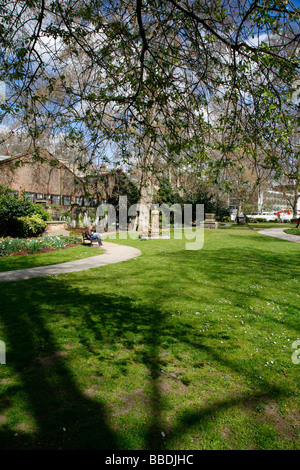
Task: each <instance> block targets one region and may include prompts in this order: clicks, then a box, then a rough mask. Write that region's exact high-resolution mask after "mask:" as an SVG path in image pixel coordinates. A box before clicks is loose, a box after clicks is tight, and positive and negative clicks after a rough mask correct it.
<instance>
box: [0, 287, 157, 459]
mask: <svg viewBox="0 0 300 470" xmlns="http://www.w3.org/2000/svg"><path fill="white" fill-rule="evenodd" d="M1 301H2V309H1V314H0V318H1V323H2V325H4V327H3V329H2V331H3V335H4V338H5V342H6V345H7V366H9V367H10V368H11V369H13V377H11V376H10V377H7V378H5V377H4V376H2V380H1V377H0V383H1V385H2V386H3V385H5V386H6V387H7V392H6V393H5V392H3V394H2V395H3V396H2V400H1V405H0V418H1V417H2V418H3V417H5V416H6V415H7V416H8V415H9V414H10V411H11V408H12V407H13V406H15V405H16V401H17V400H20V402H21V405H20V407H21V409H22V408H24V407H25V414H27V415H30V416H31V417H32V418H33V421H34V423H35V424H34V426H35V428H36V429H35V432H24V429H23V430H22V428H21V429H18V425H17V426H16V427H14V428H13V429H12V427H11V428H10V427H9V426H8V425H6V424H5V421H4V422H2V423H1V421H0V423H1V424H2V426H1V428H0V429H1V431H0V448H2V449H27V448H35V449H106V450H107V449H126V448H128V446H130V442H129V441H128V439H127V433H126V430H122V431H121V430H120V429H115V427H114V425H112V424H111V420H110V416H109V408H108V407H107V406H106V405H107V404H106V403H104V402H102V401H101V400H99V399H97V400H95V399H93V398H89V397H87V396H86V395H85V394H84V393H83V392H82V390H81V389H80V387H79V385H78V383H77V381H76V377H74V373H73V371H72V370H71V368H70V367H69V361H68V354H66V351H63V350H62V349H61V346H59V345H58V343H57V338H56V337H55V335H54V334H53V329H54V327H55V325H54V324H53V319H51V316H52V317H54V318H55V319H57V321H58V322H60V317H63V320H65V322H66V324H68V322H70V325H74V326H73V330H74V329H75V335H76V340H77V344H79V346H80V347H81V346H82V347H83V348H82V349H83V355H86V356H87V357H90V356H92V355H93V354H94V353H95V351H94V347H95V344H97V354H98V355H99V348H100V349H101V343H102V342H104V343H105V346H107V344H111V345H114V343H116V342H120V341H121V342H122V344H123V345H124V348H128V349H130V348H132V347H133V346H134V345H135V343H136V341H135V340H134V335H139V337H140V338H141V343H142V344H143V346H144V349H143V351H142V352H140V353H139V359H140V360H141V361H142V362H143V363H144V364H145V366H146V367H147V369H148V371H149V378H150V384H151V388H152V392H151V399H150V403H148V404H147V406H150V410H149V422H148V425H147V429H146V431H145V446H146V448H153V446H160V439H159V438H158V441H157V439H156V438H157V437H158V432H157V429H159V428H160V424H159V420H160V411H159V410H160V392H159V388H158V386H157V383H156V382H157V377H158V376H159V370H160V364H159V352H158V348H159V341H160V339H159V336H160V328H161V326H160V324H161V319H160V316H161V313H160V312H158V311H155V310H153V309H146V308H143V310H142V311H141V310H140V309H139V308H136V307H134V306H133V304H132V300H131V299H130V298H128V297H126V296H123V297H122V296H116V297H114V298H112V297H110V296H107V295H105V294H102V293H101V294H88V293H84V292H82V291H80V290H79V289H76V288H72V287H71V286H69V285H67V284H65V283H64V282H59V281H58V280H55V279H53V278H52V279H50V278H48V279H43V280H40V279H36V280H32V281H29V282H20V283H10V284H9V285H8V284H6V285H5V289H3V292H2V299H1ZM47 316H49V320H50V322H48V320H47ZM54 322H55V320H54ZM128 333H130V334H128ZM73 334H74V331H73ZM67 337H68V333H67ZM70 337H71V336H70ZM73 338H74V336H73ZM0 367H6V366H0ZM121 370H122V369H120V371H121ZM3 371H4V372H5V370H4V369H2V371H1V372H3ZM98 373H99V377H101V376H102V371H101V370H98ZM120 373H121V372H120ZM4 375H5V374H4ZM3 377H4V378H3ZM14 377H17V382H18V385H10V382H11V380H13V379H14ZM19 382H21V384H20V385H19ZM22 403H23V404H22ZM17 421H18V419H17V420H16V422H17Z"/></svg>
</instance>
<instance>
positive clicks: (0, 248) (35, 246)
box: [0, 235, 81, 256]
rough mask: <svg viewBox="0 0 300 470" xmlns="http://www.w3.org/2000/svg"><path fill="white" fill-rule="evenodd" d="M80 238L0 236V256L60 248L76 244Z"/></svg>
mask: <svg viewBox="0 0 300 470" xmlns="http://www.w3.org/2000/svg"><path fill="white" fill-rule="evenodd" d="M80 243H81V239H80V238H77V237H65V236H63V235H60V236H55V237H50V236H45V237H37V238H11V237H6V238H0V256H10V255H18V254H33V253H37V252H44V251H51V250H60V249H62V248H65V247H66V246H68V245H78V244H80Z"/></svg>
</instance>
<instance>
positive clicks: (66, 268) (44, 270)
mask: <svg viewBox="0 0 300 470" xmlns="http://www.w3.org/2000/svg"><path fill="white" fill-rule="evenodd" d="M103 248H104V250H105V253H103V254H101V255H97V256H91V257H90V258H83V259H79V260H76V261H69V262H67V263H61V264H52V265H50V266H41V267H38V268H29V269H20V270H15V271H5V272H3V273H0V282H8V281H23V280H25V279H31V278H33V277H42V276H53V275H57V274H63V273H73V272H76V271H85V270H86V269H90V268H98V267H100V266H106V265H107V264H115V263H121V262H122V261H126V260H128V259H131V258H136V257H137V256H140V255H141V251H140V250H138V249H136V248H132V247H131V246H125V245H118V244H116V243H109V242H106V241H104V242H103Z"/></svg>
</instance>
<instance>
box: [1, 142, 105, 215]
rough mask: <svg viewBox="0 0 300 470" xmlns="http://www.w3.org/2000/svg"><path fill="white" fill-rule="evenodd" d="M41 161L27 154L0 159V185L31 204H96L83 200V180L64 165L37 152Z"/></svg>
mask: <svg viewBox="0 0 300 470" xmlns="http://www.w3.org/2000/svg"><path fill="white" fill-rule="evenodd" d="M40 156H41V159H42V161H37V160H36V159H35V158H34V157H33V156H32V155H31V154H29V153H27V154H24V155H17V156H13V157H9V156H4V157H1V158H0V184H1V185H3V186H8V187H9V188H10V189H11V190H13V191H14V192H16V193H17V194H18V195H21V194H22V193H23V192H25V193H26V195H27V196H28V197H29V199H31V200H32V201H34V202H38V201H44V202H45V204H46V205H47V206H48V205H49V206H50V205H59V206H70V205H72V204H78V205H79V206H82V205H84V206H93V205H96V203H97V201H96V200H95V198H93V197H88V198H87V197H86V196H85V195H86V192H87V187H86V184H85V181H84V179H83V178H81V177H79V176H78V175H76V174H75V173H74V172H73V171H72V170H71V169H70V168H68V167H67V165H66V164H65V163H63V162H62V161H60V160H58V159H57V158H56V157H54V156H53V155H51V154H50V153H49V152H48V151H47V150H41V152H40Z"/></svg>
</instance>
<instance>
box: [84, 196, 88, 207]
mask: <svg viewBox="0 0 300 470" xmlns="http://www.w3.org/2000/svg"><path fill="white" fill-rule="evenodd" d="M83 205H84V206H85V207H89V205H90V201H89V200H88V199H86V198H85V197H84V198H83Z"/></svg>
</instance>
